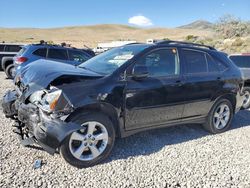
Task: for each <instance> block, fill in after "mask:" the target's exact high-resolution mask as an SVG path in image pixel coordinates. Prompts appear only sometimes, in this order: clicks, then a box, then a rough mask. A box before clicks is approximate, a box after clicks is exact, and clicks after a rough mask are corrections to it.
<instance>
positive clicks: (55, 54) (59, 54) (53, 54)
mask: <svg viewBox="0 0 250 188" xmlns="http://www.w3.org/2000/svg"><path fill="white" fill-rule="evenodd" d="M48 58H52V59H61V60H68V55H67V51H66V50H63V49H49V53H48Z"/></svg>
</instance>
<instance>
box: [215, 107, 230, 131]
mask: <svg viewBox="0 0 250 188" xmlns="http://www.w3.org/2000/svg"><path fill="white" fill-rule="evenodd" d="M229 120H230V108H229V106H228V105H227V104H225V103H222V104H221V105H219V106H218V107H217V108H216V110H215V112H214V117H213V124H214V126H215V128H216V129H219V130H221V129H223V128H225V127H226V126H227V124H228V121H229Z"/></svg>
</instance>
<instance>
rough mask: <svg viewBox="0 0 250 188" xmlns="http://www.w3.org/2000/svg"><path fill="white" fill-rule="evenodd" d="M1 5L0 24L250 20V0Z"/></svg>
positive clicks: (51, 0) (37, 0)
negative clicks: (231, 18) (221, 18)
mask: <svg viewBox="0 0 250 188" xmlns="http://www.w3.org/2000/svg"><path fill="white" fill-rule="evenodd" d="M0 7H1V11H0V27H37V28H50V27H63V26H75V25H95V24H129V25H137V26H142V27H144V26H147V27H176V26H180V25H183V24H187V23H190V22H192V21H195V20H198V19H203V20H208V21H211V22H214V21H216V20H217V19H218V18H219V17H220V16H222V15H224V14H232V15H234V16H236V17H239V18H241V19H243V20H250V0H206V1H201V0H186V1H184V0H171V1H170V0H123V1H121V0H92V1H91V0H88V1H85V0H1V2H0ZM129 22H130V23H129Z"/></svg>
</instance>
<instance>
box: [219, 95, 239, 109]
mask: <svg viewBox="0 0 250 188" xmlns="http://www.w3.org/2000/svg"><path fill="white" fill-rule="evenodd" d="M219 99H227V100H229V101H230V102H231V103H232V106H233V110H234V111H235V107H236V96H234V95H233V94H225V95H223V96H221V97H219V98H218V99H217V100H219Z"/></svg>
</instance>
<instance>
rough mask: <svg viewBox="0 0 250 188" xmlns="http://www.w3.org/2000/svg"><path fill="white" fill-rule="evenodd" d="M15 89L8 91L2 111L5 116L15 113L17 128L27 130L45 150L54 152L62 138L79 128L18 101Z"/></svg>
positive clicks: (34, 106) (29, 104)
mask: <svg viewBox="0 0 250 188" xmlns="http://www.w3.org/2000/svg"><path fill="white" fill-rule="evenodd" d="M14 96H16V93H15V91H9V92H8V93H7V94H6V95H5V97H4V99H3V101H2V107H3V112H4V113H5V115H6V116H7V117H10V116H12V115H13V114H15V116H16V119H15V120H16V121H17V122H18V126H19V128H22V129H25V130H26V131H28V134H29V135H31V136H32V137H33V138H34V141H35V142H36V143H37V144H39V145H40V146H41V147H42V148H43V149H44V150H45V151H47V152H49V153H50V154H54V153H55V151H56V149H57V148H59V147H60V146H61V144H62V142H63V141H64V139H65V138H66V137H67V136H68V135H70V134H71V133H72V132H74V131H76V130H79V129H81V126H80V125H78V124H76V123H73V122H65V121H62V120H60V119H58V118H54V119H53V118H51V117H50V116H49V115H47V114H45V113H44V112H42V110H40V109H39V108H38V107H37V106H36V105H34V104H31V103H28V104H24V103H20V102H18V99H17V97H14Z"/></svg>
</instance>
